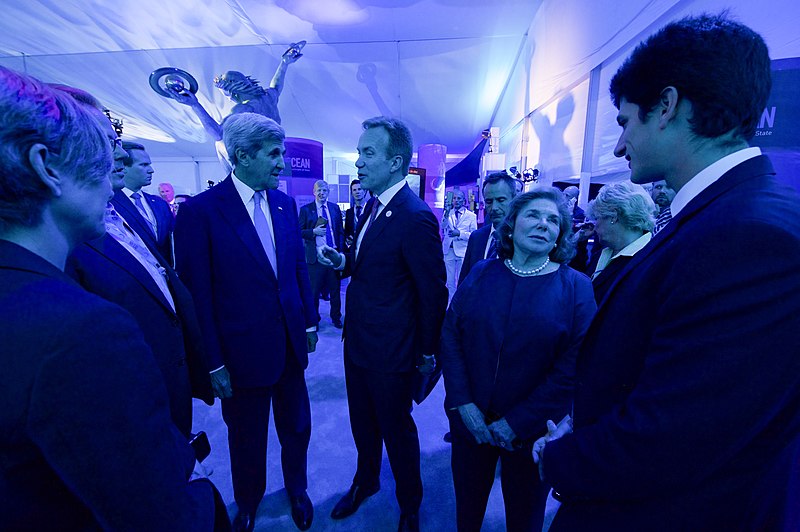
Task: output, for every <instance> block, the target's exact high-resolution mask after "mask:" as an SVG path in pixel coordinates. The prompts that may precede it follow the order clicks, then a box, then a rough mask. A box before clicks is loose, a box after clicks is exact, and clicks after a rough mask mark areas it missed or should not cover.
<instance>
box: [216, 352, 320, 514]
mask: <svg viewBox="0 0 800 532" xmlns="http://www.w3.org/2000/svg"><path fill="white" fill-rule="evenodd" d="M289 351H290V352H289V353H287V356H286V367H285V368H284V370H283V374H282V375H281V377H280V379H278V382H276V383H275V384H274V385H272V386H267V387H263V388H234V389H233V396H232V397H231V398H229V399H223V400H222V419H224V420H225V424H226V425H227V426H228V446H229V448H230V455H231V477H232V478H233V497H234V499H235V500H236V504H237V505H238V506H239V510H242V511H247V512H253V513H255V511H256V509H257V508H258V504H259V503H260V502H261V499H262V498H263V497H264V493H265V491H266V487H267V431H268V423H269V407H270V402H271V403H272V404H273V405H274V406H275V412H274V416H275V430H276V431H277V433H278V440H279V441H280V444H281V467H282V469H283V483H284V486H286V491H287V492H288V494H289V496H290V497H291V496H297V495H300V494H301V493H302V492H304V491H305V490H306V489H307V488H308V483H307V480H306V469H307V468H306V464H307V453H308V441H309V439H310V437H311V408H310V405H309V401H308V390H307V389H306V381H305V377H304V375H303V370H302V368H301V367H300V364H299V363H298V362H297V359H296V358H295V356H294V353H292V352H291V348H290V349H289Z"/></svg>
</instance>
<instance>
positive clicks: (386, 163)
mask: <svg viewBox="0 0 800 532" xmlns="http://www.w3.org/2000/svg"><path fill="white" fill-rule="evenodd" d="M363 128H364V131H363V133H362V134H361V138H360V139H359V141H358V153H359V157H358V160H357V161H356V168H358V179H359V180H360V182H361V186H363V187H364V188H365V189H367V190H369V191H370V192H371V193H372V195H373V199H372V200H370V202H369V203H368V204H367V208H366V212H367V213H369V215H368V216H367V215H365V216H364V217H363V218H362V219H361V222H360V224H359V225H360V227H358V228H357V229H356V235H357V236H356V242H355V243H354V246H353V249H352V250H351V251H350V252H348V253H347V254H346V255H345V254H340V253H338V252H337V251H336V250H334V249H331V248H330V247H327V246H323V247H321V248H320V249H319V253H318V255H319V260H320V262H322V263H323V264H328V265H332V266H334V267H336V268H340V269H341V268H343V269H344V274H345V275H350V276H351V279H350V286H349V287H348V289H347V301H346V305H347V319H346V321H345V328H344V364H345V381H346V385H347V403H348V407H349V411H350V426H351V429H352V431H353V439H354V440H355V444H356V449H357V450H358V466H357V469H356V474H355V477H354V479H353V484H352V486H351V487H350V490H349V491H348V493H347V494H346V495H345V496H344V497H342V499H341V500H340V501H339V502H338V503H337V504H336V506H335V507H334V509H333V512H332V514H331V516H332V517H333V518H334V519H342V518H344V517H347V516H349V515H351V514H352V513H353V512H355V511H356V510H357V509H358V507H359V505H360V504H361V503H362V502H363V501H364V499H366V498H367V497H369V496H370V495H372V494H373V493H375V492H376V491H378V489H379V488H380V485H379V475H380V466H381V456H382V454H383V444H384V443H385V444H386V452H387V454H388V455H389V463H390V464H391V467H392V473H393V474H394V478H395V481H396V483H397V500H398V502H399V504H400V512H401V513H400V524H399V527H398V529H399V530H401V531H406V530H418V529H419V506H420V503H421V502H422V480H421V478H420V465H419V438H418V437H417V427H416V425H415V424H414V419H413V418H412V417H411V402H412V399H411V398H412V390H413V384H414V376H415V373H416V372H417V371H418V370H417V369H416V368H415V365H417V364H419V363H420V361H421V360H422V358H423V356H425V357H427V358H426V360H427V364H428V365H430V364H432V363H433V355H434V353H436V352H437V351H438V343H439V334H440V332H441V325H442V320H443V319H444V312H445V307H446V306H447V289H446V287H445V271H444V260H443V257H442V248H441V242H440V241H439V228H438V223H437V220H436V218H435V217H434V216H433V213H432V212H431V210H430V209H429V208H428V206H427V205H426V204H425V203H424V202H423V201H422V200H421V199H419V197H418V196H416V195H415V194H414V193H413V192H412V191H411V189H410V188H409V186H408V185H407V184H406V183H405V176H406V174H407V173H408V165H409V162H410V160H411V154H412V146H413V145H412V140H411V133H410V132H409V131H408V128H407V127H406V126H405V124H403V123H402V122H400V121H399V120H397V119H393V118H386V117H377V118H371V119H369V120H366V121H364V123H363ZM428 369H429V368H425V367H423V368H422V370H423V371H426V370H428Z"/></svg>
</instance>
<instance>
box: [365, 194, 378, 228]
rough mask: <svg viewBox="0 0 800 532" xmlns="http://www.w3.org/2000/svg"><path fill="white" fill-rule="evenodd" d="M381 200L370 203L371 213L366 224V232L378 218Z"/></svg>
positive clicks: (376, 199)
mask: <svg viewBox="0 0 800 532" xmlns="http://www.w3.org/2000/svg"><path fill="white" fill-rule="evenodd" d="M380 205H381V200H379V199H378V198H375V201H373V202H372V211H371V212H370V213H369V222H367V231H369V228H370V227H372V222H374V221H375V218H376V217H377V216H378V208H380Z"/></svg>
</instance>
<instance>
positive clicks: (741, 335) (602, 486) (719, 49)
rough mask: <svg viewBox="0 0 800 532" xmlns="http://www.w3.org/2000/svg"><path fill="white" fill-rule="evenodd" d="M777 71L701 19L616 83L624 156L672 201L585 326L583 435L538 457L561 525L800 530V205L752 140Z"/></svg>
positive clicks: (643, 47) (729, 31)
mask: <svg viewBox="0 0 800 532" xmlns="http://www.w3.org/2000/svg"><path fill="white" fill-rule="evenodd" d="M770 79H771V78H770V59H769V55H768V52H767V46H766V44H765V43H764V40H763V39H762V38H761V36H760V35H758V34H757V33H755V32H754V31H752V30H751V29H750V28H748V27H746V26H743V25H742V24H739V23H736V22H733V21H731V20H729V19H728V18H726V17H725V16H710V15H704V16H700V17H696V18H686V19H682V20H680V21H677V22H673V23H670V24H668V25H667V26H666V27H664V28H663V29H661V30H660V31H658V32H657V33H656V34H654V35H653V36H652V37H650V38H649V39H648V40H647V41H645V42H644V43H642V44H640V45H639V46H638V47H637V48H636V49H635V50H634V52H633V53H632V55H631V56H630V57H629V58H628V59H627V60H626V61H625V63H623V65H622V66H621V67H620V69H619V70H618V71H617V73H616V75H615V76H614V78H613V79H612V81H611V94H612V97H613V99H614V102H615V105H616V106H617V108H618V109H619V114H618V115H617V122H618V123H619V125H620V126H621V127H622V133H621V135H620V139H619V142H618V144H617V147H616V149H615V154H616V155H617V156H618V157H625V159H627V160H628V162H629V166H630V168H631V180H632V181H633V182H634V183H639V184H642V183H648V182H653V181H656V180H660V179H664V180H665V181H666V182H667V184H668V185H669V186H670V188H672V189H674V190H675V191H676V194H675V198H674V199H673V201H672V204H671V210H672V220H671V221H670V222H669V223H668V224H667V225H666V226H665V227H664V229H662V230H661V231H660V232H659V233H658V234H657V235H655V236H654V237H653V239H652V241H651V242H650V243H649V244H648V245H647V246H646V247H645V248H644V249H642V250H641V251H640V252H639V253H637V254H636V256H635V257H634V258H633V259H632V260H631V261H630V263H629V264H628V265H627V266H626V268H625V269H624V270H623V271H622V272H621V273H620V274H619V276H618V277H617V280H616V282H615V284H613V285H612V286H611V287H610V289H609V291H608V293H607V295H606V297H605V298H604V300H603V301H602V302H601V303H600V308H599V310H598V312H597V316H596V317H595V320H594V322H593V323H592V325H591V327H590V329H589V331H588V333H587V334H586V337H585V339H584V343H583V346H582V350H581V353H580V355H579V357H578V362H577V379H576V382H577V387H576V390H575V402H574V421H573V422H574V432H572V433H571V434H567V435H565V436H563V437H562V438H561V439H557V440H554V441H550V442H549V443H545V445H544V447H543V451H542V452H540V456H541V460H540V461H541V463H542V467H541V470H542V472H543V475H544V478H545V479H546V480H547V481H548V482H549V483H550V484H551V485H552V486H553V489H554V490H555V491H556V492H557V493H558V494H559V496H560V498H561V499H562V501H563V502H562V505H561V507H560V509H559V510H558V513H557V515H556V517H555V520H554V522H553V525H552V527H551V530H554V531H556V530H586V529H603V530H797V529H798V527H799V526H800V522H798V521H797V518H798V515H797V511H796V508H797V499H796V497H797V491H796V488H797V483H798V478H797V474H798V471H797V470H798V467H797V461H796V457H797V456H798V438H799V437H800V416H798V411H799V409H800V379H798V375H800V357H798V356H797V355H798V353H800V336H798V334H797V331H798V330H800V296H798V294H800V221H799V220H798V219H797V216H796V212H797V206H798V202H799V201H800V199H798V197H797V195H796V194H795V193H793V192H792V191H790V190H789V189H788V188H786V187H783V186H781V185H780V184H779V183H778V182H777V181H776V179H775V177H774V170H773V169H772V165H771V164H770V161H769V159H768V158H767V157H765V156H764V155H762V154H761V151H760V149H759V148H751V147H748V141H749V140H750V139H752V138H753V136H754V134H755V130H756V126H757V124H758V122H759V119H760V117H761V114H762V112H763V110H764V108H765V105H766V102H767V97H768V95H769V92H770V84H771V83H770ZM731 235H736V238H735V239H731V238H730V236H731ZM562 428H564V427H562ZM545 441H546V440H545ZM792 486H794V489H795V491H794V492H792V491H791V490H792V489H793V488H792Z"/></svg>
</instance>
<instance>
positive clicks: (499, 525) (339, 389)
mask: <svg viewBox="0 0 800 532" xmlns="http://www.w3.org/2000/svg"><path fill="white" fill-rule="evenodd" d="M329 308H330V307H329V304H328V303H327V302H325V301H321V302H320V314H322V316H323V318H322V322H321V323H320V331H319V336H320V340H319V344H318V346H317V351H316V352H315V353H312V354H311V355H310V356H309V365H308V369H307V370H306V382H307V384H308V393H309V396H310V398H311V417H312V421H311V423H312V429H311V444H310V447H309V450H308V486H309V487H308V495H309V497H310V498H311V500H312V502H313V503H314V523H313V525H312V527H311V530H314V531H322V530H331V531H349V530H359V531H361V530H364V531H384V530H385V531H393V530H396V529H397V522H398V520H399V517H400V510H399V508H398V506H397V501H396V500H395V497H394V479H393V477H392V473H391V469H390V467H389V462H388V460H387V458H386V455H385V453H384V458H383V467H382V469H381V490H380V491H379V492H378V493H377V494H376V495H374V496H372V497H371V498H370V499H368V500H367V501H366V502H365V503H364V504H363V505H362V506H361V508H360V509H359V510H358V512H356V514H354V515H352V516H351V517H348V518H347V519H344V520H341V521H334V520H333V519H331V518H330V512H331V510H332V509H333V506H334V505H335V504H336V502H337V501H338V500H339V498H340V497H341V496H342V495H343V494H344V493H345V492H346V491H347V489H348V488H349V487H350V483H351V481H352V478H353V474H354V473H355V465H356V449H355V445H354V444H353V439H352V436H351V434H350V421H349V418H348V415H347V397H346V394H345V385H344V364H343V361H342V343H341V331H340V330H339V329H336V328H334V327H333V325H332V324H331V321H330V319H329V318H328V311H329ZM443 402H444V387H443V385H442V383H441V382H439V384H438V385H437V387H436V389H434V391H433V392H432V393H431V395H430V396H429V397H428V399H427V400H426V401H425V402H424V403H423V404H422V405H420V406H418V407H415V409H414V414H413V415H414V419H415V421H416V423H417V427H418V430H419V438H420V447H421V450H422V482H423V489H424V496H423V501H422V508H421V509H420V528H421V529H422V530H423V531H426V530H431V531H436V532H447V531H451V530H455V529H456V526H455V495H454V492H453V480H452V476H451V472H450V445H449V444H447V443H445V442H444V441H443V440H442V436H443V435H444V433H445V432H447V430H448V427H447V418H446V417H445V414H444V410H443V406H442V405H443ZM269 423H270V432H269V449H268V452H267V493H266V495H265V497H264V499H263V500H262V501H261V505H260V506H259V509H258V515H257V520H256V530H261V531H266V530H270V531H295V530H297V529H296V528H295V526H294V523H293V521H292V518H291V516H290V515H289V513H290V507H289V501H288V499H287V496H286V491H285V490H284V489H283V477H282V475H281V469H280V445H279V444H278V439H277V436H276V433H275V429H274V423H273V421H272V419H270V421H269ZM194 430H195V432H196V431H198V430H204V431H206V433H207V434H208V437H209V440H210V442H211V447H212V450H211V455H210V456H209V457H208V458H207V459H206V460H205V462H204V465H206V466H207V467H208V468H210V469H212V470H213V471H212V474H211V476H210V478H211V480H212V481H213V482H214V484H215V485H216V486H217V488H218V489H219V490H220V492H221V493H222V497H223V499H224V500H225V502H226V504H227V505H228V512H229V514H230V515H231V517H233V515H235V514H236V504H235V503H234V501H233V487H232V485H231V479H230V458H229V456H228V441H227V429H226V427H225V424H224V423H223V421H222V414H221V411H220V406H219V401H217V402H216V403H215V405H214V406H213V407H209V406H207V405H205V404H203V403H202V402H200V401H197V400H195V406H194ZM553 510H554V509H553ZM548 513H552V510H551V511H549V512H548ZM504 529H505V525H504V517H503V501H502V495H501V493H500V482H499V479H498V480H497V481H496V482H495V486H494V489H493V490H492V495H491V497H490V499H489V505H488V508H487V511H486V518H485V520H484V526H483V529H482V530H483V531H485V532H489V531H502V530H504Z"/></svg>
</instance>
